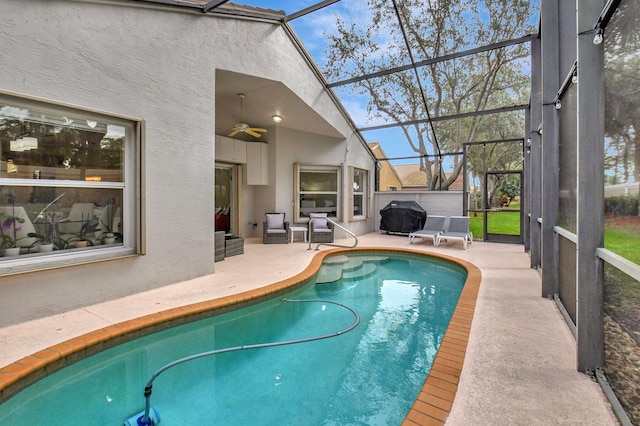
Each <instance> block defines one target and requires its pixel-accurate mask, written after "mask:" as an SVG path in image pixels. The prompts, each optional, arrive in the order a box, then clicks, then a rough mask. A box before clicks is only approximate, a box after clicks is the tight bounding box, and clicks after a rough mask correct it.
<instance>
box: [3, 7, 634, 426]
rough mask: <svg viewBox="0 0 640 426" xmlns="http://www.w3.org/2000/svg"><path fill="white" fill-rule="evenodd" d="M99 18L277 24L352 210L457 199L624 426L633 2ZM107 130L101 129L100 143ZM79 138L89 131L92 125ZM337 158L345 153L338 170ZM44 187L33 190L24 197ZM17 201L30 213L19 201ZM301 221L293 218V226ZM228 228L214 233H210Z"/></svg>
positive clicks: (228, 183) (116, 186)
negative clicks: (386, 197)
mask: <svg viewBox="0 0 640 426" xmlns="http://www.w3.org/2000/svg"><path fill="white" fill-rule="evenodd" d="M88 2H89V1H88ZM105 3H109V4H117V5H124V4H126V5H128V6H129V5H130V4H131V3H144V4H145V7H147V6H148V7H153V8H159V9H160V10H162V9H163V8H165V9H175V8H180V9H186V10H189V11H196V12H201V13H202V15H203V16H211V15H214V16H219V17H233V18H235V19H247V20H252V21H260V22H266V23H269V24H272V25H274V26H279V27H282V28H283V29H284V30H285V32H286V33H287V34H288V35H289V37H290V38H291V39H292V40H294V42H295V43H296V45H297V48H298V50H299V51H300V53H301V54H302V55H304V56H305V57H306V58H308V59H309V60H310V61H311V63H312V66H313V71H314V73H315V74H317V77H318V78H319V80H320V81H321V82H322V84H323V85H324V87H323V89H324V90H325V92H326V93H327V94H328V95H329V96H330V97H331V99H332V100H335V101H337V102H336V103H337V104H338V105H339V106H340V108H342V110H341V113H343V114H344V116H345V117H346V119H347V120H348V121H349V123H350V124H351V126H352V131H353V133H354V134H357V135H358V137H359V138H362V139H363V140H364V141H365V142H366V143H367V144H368V146H369V148H370V149H371V155H372V156H374V157H375V161H376V166H377V167H376V168H375V179H373V181H374V182H375V188H374V189H375V190H374V191H369V190H370V189H371V188H367V178H366V177H367V175H366V172H367V171H366V170H358V169H355V171H354V173H353V174H352V175H351V176H352V179H353V182H349V185H351V183H353V191H352V192H351V194H352V196H353V200H354V206H355V207H354V209H355V208H356V207H357V208H358V209H359V210H360V212H363V211H365V210H366V208H367V206H368V203H367V202H366V200H367V194H368V193H369V192H370V193H371V194H372V197H374V198H375V197H380V196H381V195H382V194H384V193H386V192H390V191H395V192H394V197H395V194H396V193H397V194H398V198H399V199H402V196H403V194H404V196H406V197H412V196H414V194H420V193H429V192H433V191H438V192H442V191H447V193H448V194H451V193H455V194H459V196H460V206H461V211H460V212H459V214H464V215H468V216H470V217H471V227H472V231H473V235H474V237H475V238H477V239H482V240H485V241H489V242H497V243H510V244H522V246H523V250H525V251H526V252H527V253H528V254H529V256H530V260H531V268H534V269H537V270H538V271H539V273H540V276H541V280H542V290H541V294H540V297H545V298H549V299H552V300H554V301H555V302H556V303H557V306H558V308H559V310H560V312H561V313H562V315H563V316H564V319H565V321H566V323H567V325H568V327H569V328H570V329H571V331H572V333H573V335H574V337H575V344H576V348H577V351H576V352H577V359H576V369H577V370H579V371H581V372H584V373H585V374H589V375H591V376H593V378H594V379H595V380H597V381H598V382H599V383H600V384H601V386H602V388H603V390H604V392H605V394H606V395H607V397H609V399H610V400H611V402H612V406H613V408H614V411H615V412H616V415H617V416H618V417H619V419H620V420H621V423H622V424H630V423H634V424H640V211H639V208H640V191H639V185H640V90H639V89H638V87H639V84H638V83H639V81H640V2H639V1H637V0H574V1H571V0H485V1H476V0H368V1H362V0H326V1H317V0H297V1H291V0H244V1H240V2H238V3H242V4H241V5H240V4H235V3H232V2H228V1H224V0H218V1H215V0H213V1H207V0H181V1H173V0H147V1H139V2H134V1H124V0H106V1H105ZM149 5H151V6H149ZM193 16H196V15H195V14H194V15H193ZM209 42H210V43H216V40H209ZM203 46H206V44H204V43H203ZM202 54H203V55H206V49H205V50H202ZM0 59H2V55H0ZM237 60H238V61H250V60H251V58H238V59H237ZM238 74H239V73H238ZM224 76H225V75H223V71H220V72H218V73H217V74H216V79H217V81H216V91H221V92H222V91H224V87H222V86H224V84H221V83H222V82H224V81H228V80H223V77H224ZM226 76H227V77H228V75H226ZM19 80H21V79H20V78H15V81H19ZM262 81H264V80H261V82H262ZM286 83H287V82H282V85H283V86H284V85H286ZM228 95H229V97H228V98H218V95H217V93H216V103H217V104H221V105H233V106H234V107H233V110H234V111H235V106H236V105H237V95H238V94H237V93H236V92H233V93H229V94H228ZM249 101H250V102H249ZM260 103H261V100H260V99H256V98H249V99H247V104H246V105H245V109H244V110H243V109H242V106H241V107H240V111H241V113H243V112H244V114H245V115H246V117H242V118H244V119H246V120H247V121H249V122H252V123H254V124H255V123H257V122H258V121H259V120H258V119H257V113H256V112H255V111H256V110H255V109H252V108H254V107H253V106H252V105H260ZM240 105H242V104H240ZM0 108H2V105H0ZM225 108H226V106H225ZM225 108H220V109H221V110H222V109H225ZM2 111H4V112H5V116H0V137H4V139H2V143H3V147H2V148H3V150H2V161H3V163H6V164H7V166H5V167H6V169H5V170H3V172H6V173H5V174H3V175H2V176H0V184H1V183H3V182H4V183H6V185H5V186H6V187H9V185H10V183H11V182H10V181H9V179H8V178H7V176H8V175H9V173H11V171H10V169H9V167H10V166H11V167H13V166H14V165H13V164H10V163H9V161H13V158H14V157H15V158H28V157H29V156H30V155H35V154H33V153H29V150H28V149H27V150H26V151H25V149H24V146H23V147H22V150H21V151H19V153H16V152H18V151H17V148H18V146H17V145H15V146H14V145H10V144H9V142H10V141H9V139H12V138H13V139H15V140H13V139H12V143H14V142H17V139H21V140H22V141H23V143H24V139H25V138H24V137H26V139H29V138H30V136H29V135H27V133H28V130H29V129H28V128H24V127H23V125H22V123H23V122H24V117H20V116H9V115H7V114H10V113H11V112H12V111H13V110H12V109H11V108H5V109H2ZM224 113H225V112H224V111H220V112H218V111H216V120H215V121H216V123H215V126H216V134H222V133H221V132H219V131H218V126H221V128H224V129H226V132H224V134H227V133H228V129H230V128H231V127H232V126H233V123H234V122H231V121H230V122H226V121H225V120H224ZM252 114H256V115H254V116H252ZM65 118H67V117H66V116H61V117H59V120H63V119H65ZM80 118H82V120H80V121H81V122H86V123H92V122H93V120H94V119H96V117H94V116H92V115H88V116H86V117H85V116H82V117H80ZM279 118H280V119H282V118H284V119H285V120H286V119H287V117H286V116H285V117H279ZM267 119H268V120H270V119H271V116H269V117H267ZM274 119H275V117H274ZM6 120H9V121H10V122H9V121H6ZM87 120H89V121H87ZM3 123H4V124H3ZM7 123H9V124H7ZM58 124H60V123H58ZM9 125H10V126H9ZM60 125H61V124H60ZM88 125H89V126H90V127H91V124H88ZM113 125H120V126H125V125H127V126H132V124H131V123H130V122H128V121H125V123H124V124H122V123H120V121H116V122H115V123H113ZM305 125H306V126H307V128H306V129H305V130H306V131H308V132H309V133H322V132H323V133H324V134H325V135H328V136H329V137H333V138H335V139H339V137H340V136H341V135H340V133H339V132H337V131H336V130H335V129H333V128H331V129H326V128H323V129H322V132H321V131H318V129H317V128H314V127H313V126H314V125H317V123H313V122H312V121H309V122H306V123H305ZM2 126H4V127H2ZM8 126H9V127H10V128H9V127H8ZM85 127H86V126H85ZM112 127H113V126H112V123H109V128H106V127H105V129H103V132H102V133H105V132H106V131H107V129H109V130H113V128H112ZM637 127H638V128H637ZM7 129H9V130H7ZM126 129H129V128H128V127H127V128H126ZM126 129H125V130H126ZM80 130H82V131H83V132H89V133H92V134H93V133H96V131H97V130H99V128H98V129H97V130H96V129H94V128H93V127H91V128H83V129H80ZM125 130H122V131H120V132H116V133H114V134H116V136H118V135H120V133H121V134H123V135H124V134H126V133H127V132H125ZM8 131H9V132H10V135H9V136H10V137H9V136H7V135H6V134H3V133H2V132H5V133H6V132H8ZM5 136H7V137H5ZM98 141H99V140H98ZM111 142H112V144H111V145H110V146H109V147H106V148H110V149H114V146H115V145H113V144H114V143H116V142H118V139H117V137H113V138H112V141H111ZM116 145H117V144H116ZM13 148H16V150H15V151H16V152H14V153H11V151H14V149H13ZM70 148H73V147H72V146H70ZM106 148H105V152H106ZM116 148H118V147H117V146H116ZM262 148H263V147H261V148H260V149H262ZM351 148H352V147H350V146H348V144H347V147H346V149H345V154H344V156H345V157H346V156H347V154H348V152H349V150H350V149H351ZM7 152H9V153H11V159H10V157H9V156H8V155H7ZM74 152H75V151H74ZM80 154H82V152H80ZM80 154H78V155H80ZM85 154H86V153H85ZM74 155H75V154H74ZM86 155H88V154H86ZM86 155H85V156H86ZM70 160H72V158H71V157H70ZM107 160H108V161H107V162H106V163H105V164H106V165H102V166H101V167H103V168H106V169H119V167H120V166H121V165H120V163H119V162H118V159H117V158H115V157H114V158H112V156H109V157H108V158H107ZM96 161H97V160H96ZM105 161H106V160H105ZM19 166H20V165H19ZM97 166H98V164H97V163H96V167H97ZM296 167H298V169H296V172H297V176H298V177H299V182H298V183H299V184H300V190H299V191H298V192H297V193H296V196H295V197H294V198H299V199H300V200H301V201H302V199H303V198H304V196H308V197H311V198H313V197H315V196H317V195H318V194H317V193H314V192H313V191H311V190H308V191H307V190H304V189H303V188H302V187H301V185H302V184H303V183H304V182H305V178H306V177H307V176H310V177H309V179H310V180H313V179H311V178H313V177H314V176H315V175H316V174H323V176H327V175H330V176H332V178H335V182H334V181H333V180H332V181H331V185H330V186H331V188H329V189H325V190H324V192H325V193H326V194H323V195H324V196H325V199H323V200H322V201H323V203H324V202H326V201H330V202H333V203H329V204H323V206H324V207H323V208H326V209H329V210H331V211H334V210H335V209H336V208H337V207H336V205H337V204H338V203H339V202H340V197H339V196H338V190H337V189H335V190H334V186H335V187H336V188H337V187H339V185H338V183H339V182H338V181H339V174H338V173H337V172H335V171H334V170H325V169H323V170H320V171H318V170H305V169H304V167H302V168H300V167H299V166H298V165H296ZM43 170H44V169H43ZM58 172H59V173H63V171H61V170H58ZM234 173H236V172H235V169H233V170H223V168H222V167H218V169H216V179H219V177H218V176H219V175H220V176H225V184H223V183H222V182H219V181H218V182H216V191H217V193H216V198H217V199H218V200H220V201H221V202H223V201H224V200H225V199H226V198H225V196H224V195H223V194H226V193H227V192H231V191H230V190H229V188H231V187H232V185H233V177H234V176H235V174H234ZM372 173H373V171H372ZM3 178H4V180H3ZM85 178H86V176H84V175H82V176H81V177H79V178H78V179H79V180H81V181H82V183H81V184H80V186H81V187H82V189H83V190H84V191H87V192H91V191H94V190H96V191H97V190H100V191H103V192H104V191H112V192H114V191H115V192H114V193H115V194H116V195H115V196H113V194H107V193H106V192H105V193H104V194H103V193H102V192H100V195H101V197H102V198H105V199H114V200H115V202H116V203H117V204H120V203H121V202H126V198H124V197H123V195H118V194H120V192H121V189H122V187H124V184H122V183H121V182H120V181H118V180H117V179H115V180H114V182H115V183H111V184H110V185H107V184H106V183H105V182H92V181H91V180H86V179H85ZM34 179H36V178H35V177H34ZM349 179H351V178H349ZM334 183H335V185H334ZM260 184H264V182H261V183H260ZM65 185H66V186H67V187H69V186H73V185H71V184H69V183H66V184H65ZM36 186H37V185H36ZM46 189H48V188H45V187H44V186H43V187H42V188H40V187H38V190H37V191H34V193H35V195H33V196H34V197H37V196H38V194H39V192H41V191H42V190H46ZM19 190H20V191H23V192H24V194H23V195H24V197H26V198H28V196H29V195H30V194H27V192H26V191H27V190H28V191H31V188H30V186H26V185H23V187H21V188H19ZM225 191H226V192H225ZM67 192H69V191H67ZM103 195H104V196H103ZM134 195H135V194H130V195H128V196H130V197H132V198H133V197H134ZM107 196H108V197H107ZM298 196H299V197H298ZM327 196H328V197H334V198H335V201H334V198H331V199H330V200H328V199H326V197H327ZM67 198H70V197H69V195H67ZM227 198H228V199H229V200H230V199H231V198H232V197H231V196H228V197H227ZM406 199H409V198H406ZM123 200H124V201H123ZM3 201H5V200H3ZM63 201H64V200H63ZM132 201H133V200H132ZM301 201H300V202H301ZM223 204H226V205H228V204H232V202H231V201H225V202H223ZM315 206H316V205H315V204H314V208H315ZM221 208H223V207H221ZM304 208H305V207H304V206H302V205H300V206H298V210H297V211H296V214H297V215H298V218H299V217H300V216H304V213H305V212H304V211H303V210H304ZM123 211H124V209H123ZM352 213H353V212H352ZM374 213H377V212H374ZM427 213H429V212H427ZM216 220H217V218H216ZM220 220H221V221H222V220H223V218H220ZM131 222H132V221H131V220H130V221H129V223H131ZM110 223H111V222H110ZM241 225H242V224H241V223H234V222H233V221H227V222H224V226H223V227H224V229H225V231H228V230H233V229H234V228H237V227H239V226H241ZM221 227H222V225H221ZM121 232H125V231H122V230H121ZM126 232H130V231H126ZM126 232H125V237H126ZM118 244H119V242H118ZM473 249H478V248H476V246H474V248H473ZM540 332H541V333H545V330H540ZM549 368H553V367H552V366H549Z"/></svg>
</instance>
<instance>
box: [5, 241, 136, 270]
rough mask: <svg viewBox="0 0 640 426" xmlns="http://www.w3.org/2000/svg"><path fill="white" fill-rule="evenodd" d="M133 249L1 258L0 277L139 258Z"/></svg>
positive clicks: (70, 251) (92, 250) (67, 251)
mask: <svg viewBox="0 0 640 426" xmlns="http://www.w3.org/2000/svg"><path fill="white" fill-rule="evenodd" d="M137 255H138V254H137V253H136V250H135V249H134V248H133V247H123V246H117V247H109V248H95V249H91V248H89V249H84V248H83V249H71V250H65V251H64V252H61V253H53V254H46V255H38V254H34V255H20V256H16V257H15V258H5V257H1V258H0V276H8V275H16V274H24V273H29V272H37V271H45V270H47V269H57V268H64V267H68V266H77V265H83V264H87V263H95V262H104V261H108V260H114V259H121V258H124V257H131V256H137Z"/></svg>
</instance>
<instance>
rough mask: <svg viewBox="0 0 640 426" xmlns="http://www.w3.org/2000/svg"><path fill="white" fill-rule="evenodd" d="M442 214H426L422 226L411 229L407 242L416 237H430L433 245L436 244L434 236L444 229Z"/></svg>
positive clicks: (412, 240)
mask: <svg viewBox="0 0 640 426" xmlns="http://www.w3.org/2000/svg"><path fill="white" fill-rule="evenodd" d="M444 220H445V217H444V216H427V221H426V222H425V224H424V228H423V229H420V230H418V231H413V232H411V233H410V234H409V243H410V244H413V242H414V240H415V239H416V238H422V239H427V238H430V239H431V242H432V243H433V245H434V246H435V245H436V237H437V236H438V235H440V234H441V233H442V232H443V231H444Z"/></svg>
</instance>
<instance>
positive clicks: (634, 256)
mask: <svg viewBox="0 0 640 426" xmlns="http://www.w3.org/2000/svg"><path fill="white" fill-rule="evenodd" d="M604 247H605V248H606V249H609V250H611V251H612V252H614V253H616V254H619V255H620V256H622V257H624V258H626V259H629V260H630V261H632V262H635V263H638V264H640V227H637V226H632V225H613V224H605V228H604Z"/></svg>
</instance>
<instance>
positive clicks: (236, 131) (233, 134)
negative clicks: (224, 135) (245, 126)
mask: <svg viewBox="0 0 640 426" xmlns="http://www.w3.org/2000/svg"><path fill="white" fill-rule="evenodd" d="M239 131H240V130H234V131H233V132H231V133H229V136H235V135H237V134H238V132H239Z"/></svg>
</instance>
